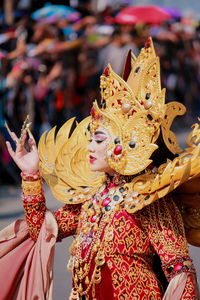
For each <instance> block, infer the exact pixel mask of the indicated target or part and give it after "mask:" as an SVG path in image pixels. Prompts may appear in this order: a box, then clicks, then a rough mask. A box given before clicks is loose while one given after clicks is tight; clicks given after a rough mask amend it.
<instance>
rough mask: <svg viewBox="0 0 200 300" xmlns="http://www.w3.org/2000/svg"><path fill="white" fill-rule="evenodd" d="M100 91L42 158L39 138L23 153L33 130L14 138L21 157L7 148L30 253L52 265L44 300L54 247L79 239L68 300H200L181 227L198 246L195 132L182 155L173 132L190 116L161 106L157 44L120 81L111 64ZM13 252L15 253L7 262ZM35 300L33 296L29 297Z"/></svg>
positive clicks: (174, 106) (49, 142) (48, 141)
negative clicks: (48, 196)
mask: <svg viewBox="0 0 200 300" xmlns="http://www.w3.org/2000/svg"><path fill="white" fill-rule="evenodd" d="M100 88H101V103H100V105H99V106H98V104H97V102H95V103H94V105H93V108H92V110H91V116H90V117H88V118H86V119H84V120H83V121H82V122H81V123H80V124H78V125H77V127H76V128H75V130H74V132H73V133H72V134H71V136H70V137H69V134H70V131H71V126H72V124H73V122H74V119H71V120H69V121H68V122H66V123H65V124H64V126H63V127H62V128H61V129H60V130H59V132H58V133H57V136H56V137H55V128H54V129H52V130H51V131H50V133H49V134H48V135H47V134H44V135H43V136H42V138H41V140H40V143H39V148H38V151H37V149H36V146H35V143H34V141H33V139H29V145H30V147H31V151H30V152H26V150H25V149H24V146H23V144H24V141H25V138H26V133H25V132H26V131H28V133H30V131H29V129H28V128H27V127H28V126H27V127H26V128H25V130H24V131H23V134H22V137H21V138H20V139H18V138H17V137H16V135H15V134H14V133H12V137H13V139H14V140H15V141H16V143H17V147H16V151H15V152H14V151H13V150H12V149H11V146H10V144H9V143H7V146H8V150H9V152H10V154H11V156H12V157H13V159H14V160H15V162H16V163H17V165H18V166H19V167H20V169H21V170H22V188H23V196H22V197H23V203H24V209H25V215H26V222H27V225H28V228H27V229H26V230H28V234H29V235H30V236H31V240H32V243H33V244H32V245H31V247H35V248H36V247H37V246H35V245H37V244H38V243H39V246H38V247H39V252H41V253H43V251H44V249H47V248H48V251H47V253H48V254H47V255H48V259H46V260H47V264H46V266H45V267H44V269H42V268H41V269H42V270H45V271H44V272H43V271H42V272H43V277H42V278H43V279H42V280H43V281H44V282H45V284H44V287H43V292H44V294H45V297H46V298H48V297H49V298H48V299H50V298H51V292H50V290H51V279H52V274H51V270H50V268H48V267H49V265H51V262H52V260H51V257H52V251H53V247H54V243H55V241H61V240H62V239H63V238H65V237H67V236H70V235H75V236H76V237H75V239H74V242H73V244H72V246H71V249H70V252H71V259H70V261H69V264H68V267H69V269H71V270H72V282H73V287H72V292H71V294H70V299H104V300H105V299H110V300H111V299H199V298H198V295H197V283H196V277H195V270H194V267H193V264H192V261H191V259H190V257H189V254H188V246H187V241H186V236H185V229H184V225H185V227H186V234H187V238H188V240H189V242H190V243H192V244H195V245H196V246H200V243H199V240H198V237H199V229H200V221H199V215H198V214H199V210H200V204H199V200H198V196H197V195H198V194H197V191H198V190H199V187H198V176H199V173H200V156H199V151H200V146H199V145H198V144H197V142H198V139H199V138H200V131H199V128H198V125H195V126H194V130H193V132H192V133H191V135H190V136H189V138H188V141H187V142H188V146H189V147H188V148H187V149H186V150H185V152H184V153H182V154H179V153H181V149H180V148H179V146H178V144H177V141H176V137H175V135H174V133H173V132H172V131H170V127H171V123H172V121H173V119H174V118H175V116H176V115H182V114H183V113H184V112H185V109H184V107H183V105H182V104H180V103H176V102H173V103H169V104H165V90H161V86H160V65H159V59H158V57H156V54H155V51H154V47H153V43H152V40H151V39H149V40H148V41H147V44H146V46H145V47H144V48H143V49H142V50H141V52H140V55H139V56H138V57H137V58H136V57H135V56H134V55H133V54H132V53H131V52H129V54H128V57H127V61H126V64H125V68H124V74H123V78H121V77H120V76H118V75H117V74H115V73H114V71H113V70H112V68H111V66H110V65H108V67H107V68H106V69H105V71H104V74H103V75H102V76H101V82H100ZM38 152H39V154H38ZM88 152H89V154H88ZM39 158H40V166H39ZM38 168H39V170H40V171H38ZM41 176H42V177H43V178H44V179H45V180H46V182H47V183H48V184H49V186H50V187H51V189H52V191H53V193H54V195H55V197H56V198H57V199H58V200H60V201H62V202H65V203H66V204H65V206H63V207H62V208H60V209H58V210H57V211H56V212H55V213H54V216H52V215H51V216H50V217H49V215H50V214H51V213H50V212H49V211H48V210H47V208H46V206H45V198H44V194H43V191H42V180H41ZM177 205H178V206H179V208H178V207H177ZM181 213H182V215H181ZM186 214H187V218H186ZM55 220H56V222H55ZM183 220H184V221H183ZM184 222H185V223H184ZM16 227H17V226H15V236H17V235H18V232H19V230H18V229H16ZM18 227H19V226H18ZM52 228H53V229H52ZM4 235H5V232H4ZM7 236H9V237H8V238H5V239H4V240H10V239H11V238H10V232H9V235H8V234H7ZM52 236H53V240H52ZM43 240H45V241H43ZM49 241H50V242H51V245H50V247H49ZM43 242H44V243H46V244H48V245H46V244H45V245H43ZM18 244H19V243H17V246H16V248H17V247H18ZM13 248H14V247H12V249H13ZM35 248H34V251H36V250H37V249H35ZM30 251H32V250H30ZM9 253H10V248H9V250H8V251H7V252H6V253H4V254H3V255H2V257H3V258H4V256H5V257H6V256H7V255H9ZM34 253H35V252H34ZM29 255H30V254H27V257H28V258H27V257H26V258H25V260H24V261H26V262H27V260H28V259H29V258H30V257H29ZM35 255H36V258H37V251H36V254H35ZM156 256H158V257H159V259H160V261H161V266H162V270H163V272H164V274H165V277H166V279H167V281H168V286H167V290H166V292H165V291H164V289H163V286H162V285H161V283H160V277H159V275H158V274H156V271H154V267H153V263H154V260H155V257H156ZM41 257H43V259H44V256H42V255H41ZM31 259H32V258H31ZM32 260H33V262H34V263H35V264H36V262H37V261H38V260H37V259H36V260H34V259H32ZM41 260H42V259H41ZM29 265H30V264H29ZM47 266H48V267H47ZM26 271H27V270H26V269H25V271H23V272H24V274H26ZM27 272H28V271H27ZM40 272H41V271H40ZM31 274H32V275H29V276H26V279H27V280H28V281H30V280H31V277H32V276H33V277H34V272H33V273H31ZM37 274H38V273H37ZM35 276H36V277H37V276H39V275H36V274H35ZM49 277H50V279H49ZM44 278H45V279H44ZM46 278H47V279H46ZM22 280H23V279H22ZM34 280H35V279H34ZM20 284H21V283H19V285H20ZM24 284H26V283H24ZM37 284H39V283H37ZM31 289H32V287H30V284H29V286H26V287H20V288H19V290H20V291H21V290H23V291H22V292H21V294H23V293H24V294H23V295H25V294H26V297H27V295H28V294H27V293H28V292H27V290H29V291H30V290H31ZM8 293H9V292H8ZM35 293H36V292H35ZM5 294H6V292H5ZM30 295H31V297H32V298H33V290H32V294H30ZM32 298H29V297H28V298H26V299H32ZM7 299H9V298H7ZM19 299H21V298H19Z"/></svg>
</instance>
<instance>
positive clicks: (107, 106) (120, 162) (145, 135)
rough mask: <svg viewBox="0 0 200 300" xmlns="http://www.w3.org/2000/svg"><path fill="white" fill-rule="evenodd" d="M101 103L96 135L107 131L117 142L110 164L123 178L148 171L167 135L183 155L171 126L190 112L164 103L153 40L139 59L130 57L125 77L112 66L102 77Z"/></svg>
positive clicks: (94, 111) (168, 141)
mask: <svg viewBox="0 0 200 300" xmlns="http://www.w3.org/2000/svg"><path fill="white" fill-rule="evenodd" d="M100 88H101V103H100V106H98V104H97V102H95V103H94V105H93V108H92V110H91V116H92V121H91V130H92V131H95V130H96V128H97V127H98V126H102V127H105V128H106V129H107V130H108V131H109V133H110V135H111V137H112V141H111V144H110V146H109V149H108V151H107V160H108V163H109V165H110V166H111V167H112V168H113V169H114V170H115V171H117V172H118V173H120V174H123V175H134V174H138V173H139V172H141V171H143V170H144V169H145V168H146V167H147V166H148V165H149V164H150V163H151V162H152V161H151V159H150V157H151V155H152V153H153V152H154V151H155V150H156V149H157V148H158V145H157V144H156V141H157V139H158V137H159V135H160V131H162V136H163V140H164V142H165V144H166V146H167V148H168V149H169V150H170V151H171V152H172V153H173V154H177V153H180V152H181V151H182V150H181V148H180V147H179V146H178V143H177V139H176V136H175V134H174V133H173V132H172V131H170V126H171V124H172V121H173V120H174V118H175V117H176V116H177V115H182V114H184V112H185V107H184V106H183V105H182V104H181V103H178V102H171V103H169V104H165V89H162V90H161V83H160V63H159V58H158V57H157V56H156V54H155V50H154V46H153V42H152V39H151V38H149V39H148V41H147V43H146V46H145V48H143V49H142V50H141V52H140V55H139V56H138V57H137V58H136V57H135V56H134V54H133V53H131V52H129V54H128V57H127V61H126V64H125V68H124V74H123V78H121V77H120V76H119V75H117V74H116V73H115V72H114V71H113V70H112V68H111V66H110V65H108V66H107V67H106V69H105V71H104V74H103V75H102V76H101V80H100Z"/></svg>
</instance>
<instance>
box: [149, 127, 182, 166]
mask: <svg viewBox="0 0 200 300" xmlns="http://www.w3.org/2000/svg"><path fill="white" fill-rule="evenodd" d="M156 144H157V145H158V149H156V150H155V151H154V153H153V154H152V155H151V158H150V159H151V160H152V161H153V165H155V166H156V167H159V166H160V165H161V164H164V163H165V162H166V161H167V159H170V160H173V159H174V158H175V157H177V156H178V155H177V154H173V153H172V152H171V151H170V150H169V149H168V148H167V146H166V145H165V142H164V140H163V136H162V132H160V135H159V137H158V139H157V141H156Z"/></svg>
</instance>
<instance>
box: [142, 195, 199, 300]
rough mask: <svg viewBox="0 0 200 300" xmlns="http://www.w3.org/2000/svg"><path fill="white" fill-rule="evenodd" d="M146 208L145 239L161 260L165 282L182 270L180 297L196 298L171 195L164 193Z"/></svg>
mask: <svg viewBox="0 0 200 300" xmlns="http://www.w3.org/2000/svg"><path fill="white" fill-rule="evenodd" d="M147 211H148V218H147V219H148V221H146V228H147V227H148V229H147V231H148V235H149V239H150V241H151V244H152V246H153V247H154V249H155V251H156V252H157V254H158V255H159V257H160V259H161V263H162V269H163V271H164V273H165V276H166V278H167V280H168V282H170V281H171V280H172V279H173V278H174V277H175V276H176V275H178V274H181V273H183V272H185V273H186V274H187V281H186V284H185V289H184V291H183V294H182V298H181V299H198V298H196V291H197V285H196V274H195V269H194V266H193V264H192V260H191V259H190V257H189V254H188V246H187V241H186V237H185V231H184V224H183V220H182V216H181V214H180V211H179V209H178V208H177V206H176V204H175V203H174V201H173V198H172V197H171V196H168V197H166V198H165V199H162V200H160V201H156V202H154V203H153V204H151V205H150V206H149V207H148V210H147ZM147 219H146V220H147Z"/></svg>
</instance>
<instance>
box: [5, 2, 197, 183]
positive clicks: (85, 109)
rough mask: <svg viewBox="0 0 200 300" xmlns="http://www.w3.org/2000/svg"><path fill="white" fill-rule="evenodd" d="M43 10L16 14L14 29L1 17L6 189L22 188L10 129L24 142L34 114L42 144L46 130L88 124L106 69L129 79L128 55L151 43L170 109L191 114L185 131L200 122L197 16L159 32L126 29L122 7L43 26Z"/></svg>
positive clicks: (86, 11) (86, 9)
mask: <svg viewBox="0 0 200 300" xmlns="http://www.w3.org/2000/svg"><path fill="white" fill-rule="evenodd" d="M35 8H36V7H35V6H34V7H33V6H32V7H29V8H26V9H25V10H20V9H18V10H17V8H16V12H18V13H16V16H15V20H14V23H13V25H8V24H6V23H5V22H4V19H3V18H1V14H0V184H2V183H5V182H9V181H10V182H16V183H17V182H19V176H18V174H17V173H16V169H15V167H14V165H13V163H12V161H11V159H10V157H9V154H8V152H7V149H6V146H5V140H6V139H8V140H10V137H9V134H8V132H7V131H6V128H5V121H7V123H8V125H9V127H10V128H11V130H13V131H15V132H16V133H17V135H20V130H21V127H22V124H23V121H24V120H25V118H26V116H27V115H28V114H29V115H30V120H31V122H32V125H31V130H32V133H33V134H34V136H35V139H36V141H37V142H38V140H39V138H40V136H41V134H42V133H43V132H44V131H45V130H49V129H50V128H52V127H53V126H54V125H57V126H58V128H59V127H60V126H61V125H62V124H63V123H64V122H65V121H66V120H67V119H69V118H71V117H72V116H75V117H76V118H77V121H78V122H79V121H81V119H83V118H84V117H86V116H87V115H88V114H89V112H90V109H91V105H92V102H93V101H94V100H95V99H97V100H98V99H99V97H100V95H99V77H100V75H101V73H102V72H103V70H104V68H105V66H106V64H107V63H108V62H109V63H111V66H112V68H113V69H114V71H115V72H116V73H118V74H119V75H121V74H122V71H123V63H124V59H125V56H126V54H127V52H128V50H129V49H132V50H133V52H134V53H135V54H136V55H137V54H138V53H139V50H140V48H141V47H143V46H144V43H145V40H146V39H147V37H148V36H150V35H151V36H152V37H153V40H154V43H155V49H156V52H157V54H158V55H159V56H160V61H161V74H162V75H161V78H162V87H166V88H167V94H166V101H175V100H177V101H180V102H182V103H183V104H185V105H186V107H187V111H188V113H187V115H186V116H185V117H184V118H183V119H182V123H181V126H182V127H183V126H184V124H186V125H188V124H189V125H190V124H191V123H192V121H193V120H195V118H196V117H197V116H198V115H200V89H199V84H200V26H199V22H198V20H197V19H195V18H194V17H193V16H192V15H188V16H187V17H182V16H178V17H177V18H174V19H172V20H169V21H168V22H165V23H163V24H162V25H159V26H158V25H154V26H153V25H147V24H143V25H142V24H136V25H130V24H124V25H120V24H116V20H115V16H116V15H117V13H118V12H119V11H120V10H121V9H122V8H123V7H122V6H118V7H117V9H116V8H115V7H112V6H107V7H106V8H105V9H104V10H103V11H101V12H97V11H94V9H92V8H91V7H90V6H89V5H88V4H87V2H86V3H85V4H82V5H80V6H77V7H76V14H75V15H73V14H72V15H70V14H69V16H68V17H58V16H53V17H52V16H51V17H45V18H38V19H34V18H32V17H31V13H32V12H33V10H35ZM0 9H1V10H0V12H3V7H2V8H1V7H0ZM13 146H14V145H13ZM5 174H6V175H5Z"/></svg>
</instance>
